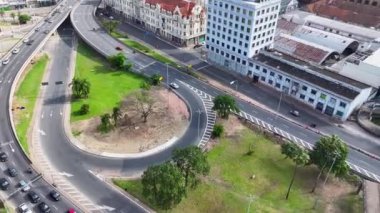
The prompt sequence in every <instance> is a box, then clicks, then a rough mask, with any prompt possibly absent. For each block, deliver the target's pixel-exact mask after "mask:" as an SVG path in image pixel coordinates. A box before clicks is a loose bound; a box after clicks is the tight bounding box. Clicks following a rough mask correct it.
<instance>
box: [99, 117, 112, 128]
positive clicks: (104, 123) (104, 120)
mask: <svg viewBox="0 0 380 213" xmlns="http://www.w3.org/2000/svg"><path fill="white" fill-rule="evenodd" d="M98 129H99V130H100V131H101V132H102V133H107V132H109V131H110V130H111V129H112V125H111V116H110V114H108V113H106V114H104V115H101V116H100V125H99V127H98Z"/></svg>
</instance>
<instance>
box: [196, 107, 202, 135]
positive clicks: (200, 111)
mask: <svg viewBox="0 0 380 213" xmlns="http://www.w3.org/2000/svg"><path fill="white" fill-rule="evenodd" d="M195 112H196V113H198V128H197V129H198V138H200V132H199V127H200V125H201V114H202V110H200V109H198V110H197V111H195Z"/></svg>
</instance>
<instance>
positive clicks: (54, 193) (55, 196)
mask: <svg viewBox="0 0 380 213" xmlns="http://www.w3.org/2000/svg"><path fill="white" fill-rule="evenodd" d="M50 197H51V198H53V200H55V201H59V200H60V199H61V195H60V194H59V193H58V192H57V191H55V190H53V191H51V192H50Z"/></svg>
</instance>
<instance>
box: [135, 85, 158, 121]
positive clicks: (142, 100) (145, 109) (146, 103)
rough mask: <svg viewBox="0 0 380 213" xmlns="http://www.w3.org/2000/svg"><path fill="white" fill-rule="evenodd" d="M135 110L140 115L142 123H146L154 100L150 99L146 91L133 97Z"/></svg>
mask: <svg viewBox="0 0 380 213" xmlns="http://www.w3.org/2000/svg"><path fill="white" fill-rule="evenodd" d="M135 103H136V109H137V110H138V111H139V112H140V113H141V118H143V119H144V123H145V122H146V121H147V119H148V116H149V115H150V114H151V113H152V112H153V105H154V100H153V98H151V97H150V95H149V93H148V92H147V91H144V90H142V91H140V92H138V93H136V95H135Z"/></svg>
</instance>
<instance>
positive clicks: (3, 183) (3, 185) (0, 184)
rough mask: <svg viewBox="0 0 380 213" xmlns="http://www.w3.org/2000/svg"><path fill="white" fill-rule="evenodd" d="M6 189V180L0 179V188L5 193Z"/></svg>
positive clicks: (7, 185) (7, 183)
mask: <svg viewBox="0 0 380 213" xmlns="http://www.w3.org/2000/svg"><path fill="white" fill-rule="evenodd" d="M8 187H9V182H8V180H7V179H6V178H0V188H1V189H2V190H4V191H5V190H7V189H8Z"/></svg>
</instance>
